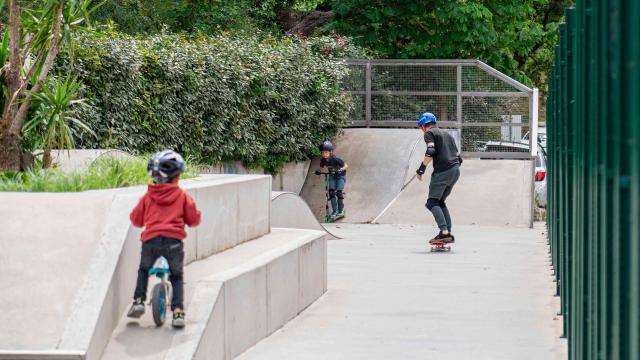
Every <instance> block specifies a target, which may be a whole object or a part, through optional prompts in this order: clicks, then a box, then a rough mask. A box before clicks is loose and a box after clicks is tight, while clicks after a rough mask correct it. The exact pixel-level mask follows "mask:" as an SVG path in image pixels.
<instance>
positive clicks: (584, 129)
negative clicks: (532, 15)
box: [547, 0, 640, 360]
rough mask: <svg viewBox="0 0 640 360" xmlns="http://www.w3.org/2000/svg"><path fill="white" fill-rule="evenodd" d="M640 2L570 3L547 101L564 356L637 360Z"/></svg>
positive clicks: (551, 220)
mask: <svg viewBox="0 0 640 360" xmlns="http://www.w3.org/2000/svg"><path fill="white" fill-rule="evenodd" d="M639 19H640V1H638V0H627V1H623V0H618V1H612V0H601V1H580V0H578V1H577V5H576V8H575V9H569V10H567V12H566V24H563V25H561V27H560V44H559V46H557V47H556V53H555V65H554V66H553V70H552V73H551V75H550V85H549V97H548V102H547V136H548V156H549V160H548V167H549V168H548V173H549V177H548V187H549V189H548V190H549V192H548V193H549V201H548V212H547V224H548V227H549V240H550V244H551V249H552V259H553V264H554V269H555V276H556V281H557V292H558V295H560V296H561V312H562V314H563V315H564V334H565V335H566V336H567V337H568V340H569V355H570V356H569V357H570V359H580V360H582V359H606V360H617V359H620V360H622V359H624V360H626V359H640V20H639Z"/></svg>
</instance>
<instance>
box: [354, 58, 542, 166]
mask: <svg viewBox="0 0 640 360" xmlns="http://www.w3.org/2000/svg"><path fill="white" fill-rule="evenodd" d="M347 64H348V67H349V69H350V75H349V76H347V77H346V78H345V80H344V81H343V90H345V91H347V92H349V93H351V95H352V98H353V102H354V110H353V112H352V114H351V116H352V118H351V120H352V124H353V125H354V126H381V127H415V126H416V119H417V117H418V115H419V114H420V113H423V112H425V111H429V112H432V113H434V114H435V115H436V117H437V118H438V121H439V122H440V123H441V125H440V126H441V127H443V128H447V129H449V130H450V132H451V133H452V134H454V136H455V137H456V141H458V143H459V145H460V147H461V150H462V151H463V152H466V153H470V152H474V153H477V152H485V153H494V157H500V156H504V153H516V154H518V153H519V154H523V153H528V152H529V151H530V149H529V146H530V145H529V143H528V142H527V140H526V139H527V137H526V136H527V135H528V134H527V133H528V131H529V122H530V121H531V118H532V116H531V114H530V111H531V108H532V99H533V91H532V90H531V89H529V88H527V87H526V86H524V85H520V84H519V83H517V82H515V81H514V80H512V79H509V78H507V77H506V76H505V75H503V74H501V73H499V72H498V71H495V70H493V69H491V68H490V67H488V66H486V65H484V64H482V63H480V62H477V61H464V60H462V61H458V60H453V61H443V62H437V61H428V60H427V61H420V60H411V61H398V60H374V61H367V60H358V61H351V62H347ZM367 77H369V78H367ZM525 155H526V154H523V156H522V157H525ZM481 156H483V155H482V154H481ZM487 157H491V156H490V155H487Z"/></svg>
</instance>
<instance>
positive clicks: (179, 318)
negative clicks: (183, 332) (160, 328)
mask: <svg viewBox="0 0 640 360" xmlns="http://www.w3.org/2000/svg"><path fill="white" fill-rule="evenodd" d="M185 324H186V320H185V319H184V311H180V312H174V313H173V321H172V322H171V326H173V327H174V328H180V329H181V328H183V327H184V325H185Z"/></svg>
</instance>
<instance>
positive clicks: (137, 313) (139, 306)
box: [127, 299, 144, 319]
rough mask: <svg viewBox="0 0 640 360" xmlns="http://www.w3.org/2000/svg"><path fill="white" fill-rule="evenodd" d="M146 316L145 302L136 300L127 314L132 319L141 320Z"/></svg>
mask: <svg viewBox="0 0 640 360" xmlns="http://www.w3.org/2000/svg"><path fill="white" fill-rule="evenodd" d="M143 314H144V301H143V300H142V299H135V300H134V301H133V304H131V308H130V309H129V312H128V313H127V316H128V317H130V318H135V319H139V318H140V317H141V316H142V315H143Z"/></svg>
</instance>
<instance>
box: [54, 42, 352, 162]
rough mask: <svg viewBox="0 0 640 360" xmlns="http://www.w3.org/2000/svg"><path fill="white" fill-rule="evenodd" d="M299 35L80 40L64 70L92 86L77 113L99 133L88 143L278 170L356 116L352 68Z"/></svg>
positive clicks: (64, 59) (81, 140)
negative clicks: (347, 82)
mask: <svg viewBox="0 0 640 360" xmlns="http://www.w3.org/2000/svg"><path fill="white" fill-rule="evenodd" d="M314 46H315V45H314V44H313V43H309V42H306V41H301V40H298V39H296V38H287V39H278V38H273V37H269V36H266V37H263V38H257V37H230V36H228V35H227V36H223V35H221V36H215V37H188V36H184V35H166V34H161V35H157V36H153V37H149V38H144V39H140V38H133V37H130V36H126V35H119V34H109V37H96V36H90V35H87V36H85V37H82V38H80V39H78V41H77V47H76V49H75V53H74V54H73V60H72V59H71V56H69V55H68V54H67V55H65V56H61V58H60V61H59V70H60V71H61V72H64V71H68V70H70V71H72V72H73V73H74V75H77V76H78V77H79V79H80V80H81V81H82V83H83V84H84V91H83V94H82V97H84V98H86V99H88V100H89V102H90V104H91V106H89V107H83V108H81V109H79V110H78V112H77V113H76V117H77V118H78V119H79V120H80V121H82V122H83V123H85V124H87V125H88V126H89V128H91V129H92V130H93V131H94V132H95V133H96V134H97V138H94V137H92V136H87V135H84V136H82V135H81V136H79V137H78V138H77V139H76V141H77V142H76V143H77V145H79V147H81V148H118V149H122V150H125V151H128V152H132V153H147V152H153V151H156V150H158V149H161V148H173V149H176V150H177V151H180V152H182V153H184V154H186V155H188V156H192V157H193V158H194V159H195V160H196V161H198V162H201V163H216V162H220V161H228V160H243V161H244V162H245V163H246V164H247V165H249V166H262V167H264V168H265V169H267V170H272V171H274V170H277V169H278V168H279V167H280V166H281V165H282V164H284V163H285V162H288V161H294V160H303V159H305V158H308V157H309V156H311V155H315V154H317V151H318V150H317V144H319V143H320V142H321V141H323V140H325V139H327V138H332V137H334V136H335V135H336V133H337V132H338V130H339V128H340V126H341V124H343V122H344V121H345V120H347V117H348V114H349V111H350V106H351V101H350V98H349V96H348V95H345V94H343V93H341V92H340V90H339V84H340V80H341V79H342V78H343V77H344V76H345V75H346V72H347V68H346V67H344V66H342V65H339V64H336V62H335V61H333V60H332V59H333V57H332V56H325V55H323V54H322V52H317V51H314Z"/></svg>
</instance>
